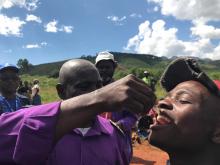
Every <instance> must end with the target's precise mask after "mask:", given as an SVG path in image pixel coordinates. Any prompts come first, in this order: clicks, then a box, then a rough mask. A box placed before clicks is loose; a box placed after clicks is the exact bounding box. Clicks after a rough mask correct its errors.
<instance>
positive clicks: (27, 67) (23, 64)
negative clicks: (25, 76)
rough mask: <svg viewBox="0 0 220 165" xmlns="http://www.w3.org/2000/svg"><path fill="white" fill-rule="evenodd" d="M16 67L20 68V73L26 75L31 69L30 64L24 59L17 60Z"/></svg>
mask: <svg viewBox="0 0 220 165" xmlns="http://www.w3.org/2000/svg"><path fill="white" fill-rule="evenodd" d="M17 66H18V67H19V68H20V71H21V72H22V73H27V72H28V71H29V70H30V68H31V67H32V64H31V63H29V61H28V60H27V59H26V58H25V59H19V60H18V62H17Z"/></svg>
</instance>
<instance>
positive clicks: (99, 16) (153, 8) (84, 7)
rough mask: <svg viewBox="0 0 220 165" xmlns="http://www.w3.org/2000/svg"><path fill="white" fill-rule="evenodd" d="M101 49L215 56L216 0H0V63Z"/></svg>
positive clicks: (218, 48) (219, 17)
mask: <svg viewBox="0 0 220 165" xmlns="http://www.w3.org/2000/svg"><path fill="white" fill-rule="evenodd" d="M105 50H109V51H119V52H132V53H147V54H154V55H156V56H166V57H172V56H185V55H186V56H196V57H200V58H211V59H213V60H216V59H220V1H219V0H0V63H3V62H9V63H13V64H16V63H17V61H18V59H20V58H22V59H23V58H27V59H28V60H29V62H30V63H32V64H42V63H48V62H54V61H60V60H65V59H70V58H77V57H80V56H81V55H95V54H96V53H97V52H100V51H105Z"/></svg>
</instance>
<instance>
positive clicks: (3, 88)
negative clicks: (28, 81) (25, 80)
mask: <svg viewBox="0 0 220 165" xmlns="http://www.w3.org/2000/svg"><path fill="white" fill-rule="evenodd" d="M18 72H19V69H18V68H17V67H16V66H15V65H12V64H9V63H5V64H1V65H0V114H1V113H4V112H14V111H16V110H18V109H20V108H21V107H22V106H23V105H22V101H21V100H22V98H21V97H19V96H17V95H16V90H17V88H18V86H19V82H20V78H19V75H18Z"/></svg>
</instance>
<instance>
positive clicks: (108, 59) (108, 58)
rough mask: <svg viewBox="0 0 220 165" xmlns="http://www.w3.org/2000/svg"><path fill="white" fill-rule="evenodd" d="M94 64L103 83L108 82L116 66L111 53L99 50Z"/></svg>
mask: <svg viewBox="0 0 220 165" xmlns="http://www.w3.org/2000/svg"><path fill="white" fill-rule="evenodd" d="M95 65H96V67H97V69H98V70H99V73H100V76H101V78H102V82H103V85H107V84H109V83H110V82H111V81H112V77H113V75H114V71H115V68H116V67H117V62H116V61H115V60H114V56H113V54H111V53H109V52H100V53H99V54H98V55H97V57H96V60H95Z"/></svg>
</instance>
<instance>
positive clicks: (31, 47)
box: [24, 44, 40, 49]
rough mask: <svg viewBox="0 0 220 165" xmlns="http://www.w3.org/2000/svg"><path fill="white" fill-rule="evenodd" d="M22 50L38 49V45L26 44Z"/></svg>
mask: <svg viewBox="0 0 220 165" xmlns="http://www.w3.org/2000/svg"><path fill="white" fill-rule="evenodd" d="M24 48H27V49H33V48H40V45H38V44H28V45H26V46H25V47H24Z"/></svg>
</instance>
